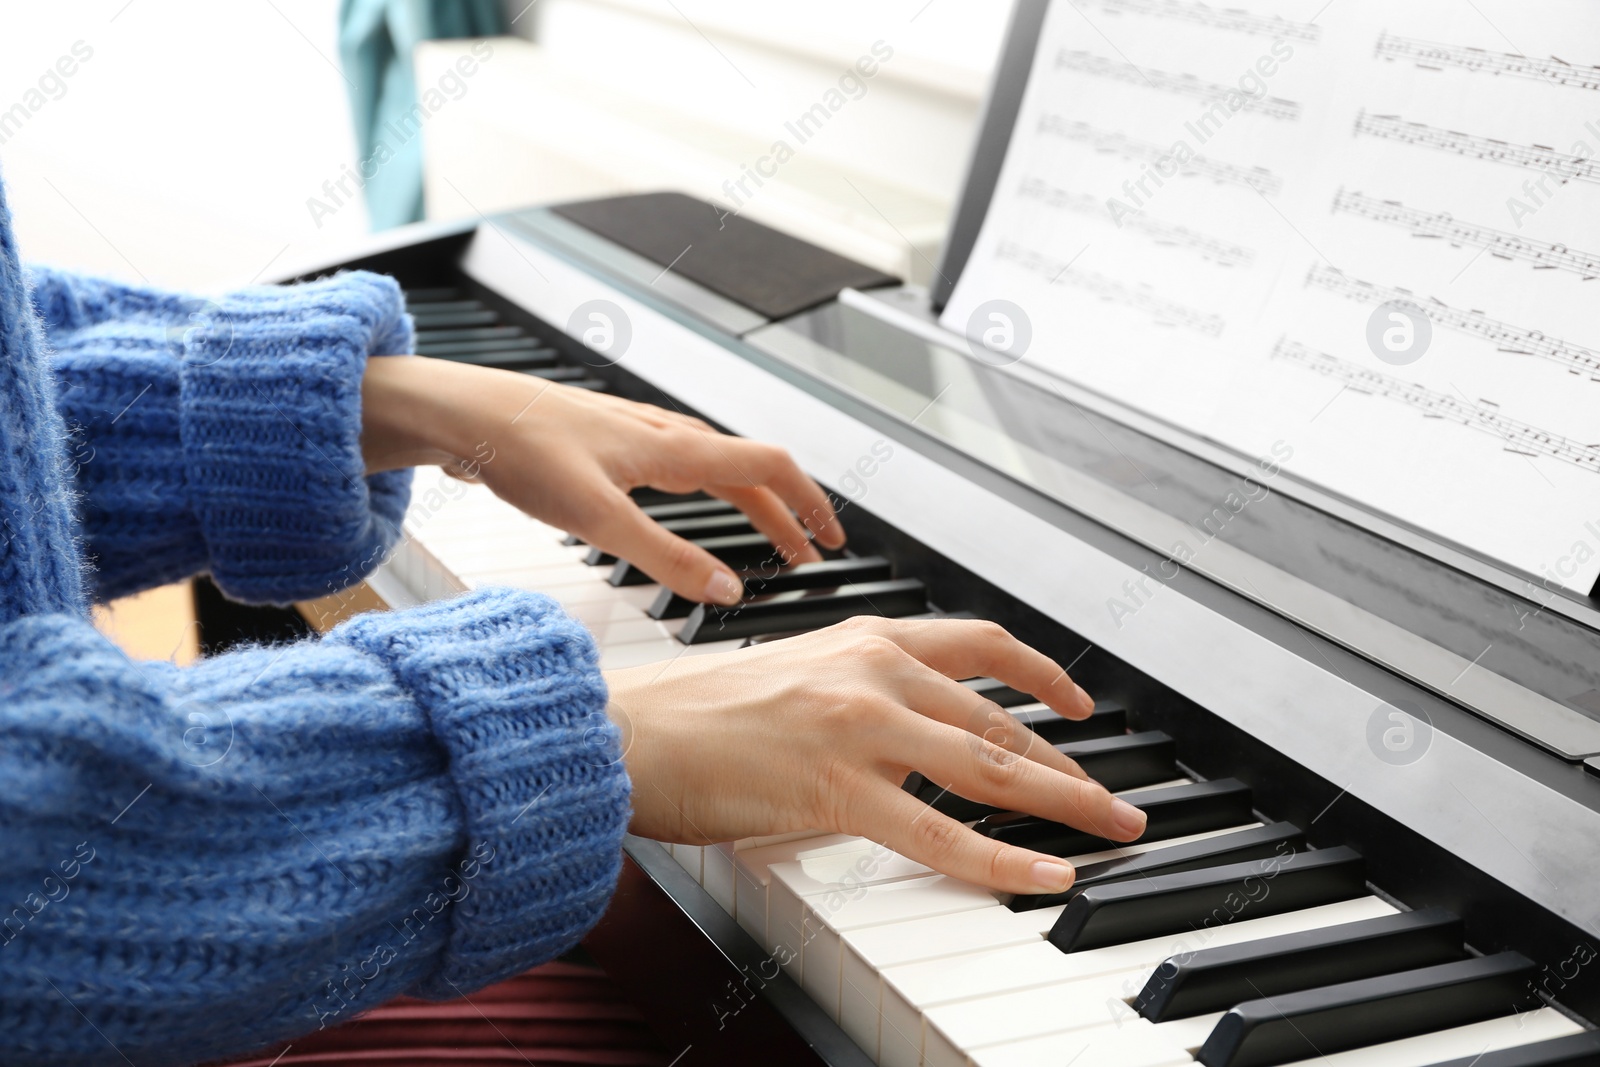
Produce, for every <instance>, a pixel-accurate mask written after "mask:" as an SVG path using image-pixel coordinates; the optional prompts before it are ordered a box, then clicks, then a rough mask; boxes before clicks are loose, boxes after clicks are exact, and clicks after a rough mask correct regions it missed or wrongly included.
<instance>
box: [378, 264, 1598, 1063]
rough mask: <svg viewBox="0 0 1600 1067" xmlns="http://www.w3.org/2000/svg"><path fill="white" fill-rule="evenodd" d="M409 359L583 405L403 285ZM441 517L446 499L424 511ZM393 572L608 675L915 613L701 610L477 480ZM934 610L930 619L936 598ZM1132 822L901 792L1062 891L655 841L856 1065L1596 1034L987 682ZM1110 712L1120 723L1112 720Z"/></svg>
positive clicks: (740, 538)
mask: <svg viewBox="0 0 1600 1067" xmlns="http://www.w3.org/2000/svg"><path fill="white" fill-rule="evenodd" d="M408 299H409V300H410V301H411V304H412V306H413V308H414V309H415V311H416V317H417V326H418V351H419V352H421V353H423V354H427V355H434V356H439V357H443V358H451V359H464V360H469V361H471V362H475V363H483V364H487V365H493V366H498V367H504V368H507V369H512V370H518V371H522V372H524V373H529V374H535V375H539V376H541V377H546V378H551V379H554V380H563V381H567V382H568V383H569V384H578V385H582V386H584V387H586V388H596V389H603V388H605V383H604V382H602V381H600V380H598V379H593V378H590V377H588V376H587V375H586V373H585V372H584V370H583V368H582V367H580V366H577V365H575V364H573V363H571V362H569V361H566V360H564V359H563V357H562V355H561V350H560V348H559V347H558V346H557V345H553V344H550V343H547V342H548V341H549V340H550V339H549V338H541V337H539V336H536V335H534V334H531V333H529V332H527V331H525V330H523V329H522V328H520V327H517V326H512V325H507V324H505V323H503V322H502V321H501V320H500V317H499V316H498V315H497V314H496V313H495V312H494V311H493V310H492V309H490V308H488V307H486V306H484V305H483V304H481V303H479V302H477V301H474V300H470V299H467V298H464V297H462V296H461V294H459V293H457V292H455V291H451V290H430V291H411V292H409V293H408ZM635 498H636V500H638V501H639V502H640V504H641V506H644V507H647V508H649V509H651V511H652V514H654V515H655V516H656V517H657V518H658V519H659V520H660V521H664V522H669V523H673V524H675V525H676V526H677V527H678V528H679V529H680V532H682V533H683V534H684V536H687V537H691V538H692V539H695V540H697V541H699V542H700V543H701V544H703V545H704V546H705V547H707V548H708V549H710V550H712V551H714V552H716V553H718V554H719V555H721V556H722V558H724V559H726V560H728V561H729V562H730V564H731V565H733V566H735V567H741V566H747V567H755V566H757V565H758V564H759V563H760V562H761V561H762V560H763V559H766V558H770V547H769V548H767V549H765V550H763V549H762V548H761V546H760V545H757V544H752V542H751V537H752V536H753V535H751V534H750V533H749V532H748V531H747V530H746V529H745V528H744V527H743V526H742V525H741V520H740V519H739V517H738V516H737V514H736V513H733V512H732V510H731V509H730V508H728V507H727V506H726V505H723V504H721V503H720V502H718V501H709V500H706V499H705V498H703V497H695V496H690V497H668V496H666V495H664V494H660V493H655V492H652V491H648V490H646V491H640V492H638V493H636V494H635ZM441 500H442V503H441ZM385 570H386V572H387V574H388V575H389V577H391V578H392V579H394V580H397V581H399V582H401V583H402V584H403V585H404V586H405V587H406V588H407V589H408V590H410V591H411V592H412V593H413V594H414V595H416V596H417V597H419V598H421V599H433V598H437V597H444V596H450V595H454V594H456V593H459V592H464V591H466V590H470V589H474V588H478V587H482V586H489V585H501V586H514V587H521V588H529V589H535V590H538V591H540V592H544V593H547V594H549V595H551V596H553V597H555V598H556V599H557V600H559V601H560V602H561V604H562V605H563V607H564V608H565V609H566V610H567V611H568V612H569V613H571V614H572V615H573V616H574V617H575V618H577V619H579V620H580V621H581V622H582V623H583V624H584V625H585V626H587V627H588V628H589V629H590V630H591V631H592V632H593V633H594V635H595V639H596V642H597V643H598V646H599V649H600V662H601V667H602V668H603V669H606V670H611V669H617V668H624V667H633V666H639V665H643V664H648V663H656V662H661V663H665V662H668V661H671V660H674V659H676V658H678V657H682V656H695V655H704V654H707V653H711V652H721V651H726V650H732V649H736V648H739V647H742V646H744V645H746V644H747V643H750V642H753V641H762V640H769V639H772V638H774V637H779V636H783V635H786V634H788V633H791V632H797V631H805V630H810V629H815V628H818V627H821V626H826V625H829V624H831V623H833V622H835V621H838V620H839V619H842V618H845V617H848V615H851V614H860V613H863V612H875V613H881V614H889V615H899V616H928V615H937V614H939V612H937V610H936V609H935V608H933V607H932V605H930V604H929V603H928V599H927V592H926V589H925V588H924V587H923V585H922V583H921V582H920V581H918V580H917V579H916V578H915V576H908V575H901V574H897V573H896V572H895V569H894V567H893V566H892V565H891V564H890V563H889V561H886V560H882V559H877V558H869V559H860V558H856V557H852V556H849V555H845V556H843V557H841V558H837V559H831V560H828V561H825V562H823V563H819V564H811V565H807V566H804V567H799V568H794V569H792V570H790V571H785V572H773V571H772V570H770V569H766V570H762V571H761V572H760V575H758V576H753V577H750V578H747V588H748V589H749V590H750V593H751V595H750V596H749V597H748V599H747V600H746V602H745V603H744V604H743V605H741V606H740V607H739V608H737V609H728V610H717V609H711V608H707V607H702V606H697V605H693V604H690V603H687V602H685V601H683V600H682V599H681V598H678V597H675V596H673V595H672V594H671V593H670V591H666V590H663V589H662V588H661V587H660V586H657V585H655V584H653V583H650V582H648V581H647V580H645V579H644V578H643V576H642V575H640V574H639V573H638V572H637V571H636V570H635V569H633V568H631V567H630V566H629V565H628V564H627V563H626V561H615V560H611V559H609V558H607V557H604V556H603V554H601V553H598V552H594V551H592V550H591V549H590V548H589V547H588V546H586V545H583V544H581V543H578V542H576V541H575V539H573V538H571V537H569V536H568V535H567V534H566V533H565V532H564V531H560V530H556V529H554V528H552V527H550V526H548V525H546V524H544V523H541V522H538V521H537V520H534V519H531V518H528V517H527V516H525V515H522V514H521V513H519V512H517V511H515V509H513V508H511V507H510V506H509V505H506V504H504V503H502V502H500V501H499V500H498V499H497V498H495V497H494V496H493V495H492V494H491V493H489V492H488V491H487V490H486V489H483V488H481V487H478V486H467V485H462V486H460V487H452V489H451V491H450V492H448V493H439V494H433V493H423V492H418V493H417V494H415V498H414V500H413V504H412V509H411V512H410V513H409V514H408V516H407V521H406V528H405V537H404V539H403V542H402V547H401V549H400V551H398V552H397V553H396V555H395V557H394V558H393V559H392V560H391V561H390V562H389V563H387V564H386V567H385ZM947 606H948V605H947ZM969 684H972V685H973V687H974V689H975V690H976V691H977V692H975V699H977V697H978V694H980V693H981V694H982V696H983V698H985V699H992V700H994V701H995V702H996V703H997V704H1000V705H1002V706H1006V707H1007V710H1008V711H1009V712H1010V713H1011V714H1013V715H1015V716H1016V717H1017V718H1018V719H1020V720H1021V721H1023V722H1025V723H1029V724H1037V725H1038V726H1039V728H1040V729H1041V732H1042V733H1044V736H1045V739H1046V740H1047V741H1049V742H1050V743H1055V744H1059V745H1061V746H1063V747H1064V749H1065V750H1066V751H1067V752H1069V753H1070V754H1073V755H1075V757H1076V758H1078V759H1080V761H1081V762H1082V763H1083V764H1084V766H1085V767H1086V769H1088V770H1089V771H1090V773H1091V774H1093V775H1094V776H1095V777H1097V778H1098V779H1100V780H1101V781H1103V782H1105V783H1106V784H1107V785H1108V788H1113V789H1115V790H1117V791H1118V792H1119V795H1121V796H1123V797H1124V798H1126V799H1127V800H1129V801H1130V802H1132V803H1135V804H1138V805H1141V806H1143V807H1144V808H1145V810H1146V811H1147V812H1148V813H1149V815H1150V829H1149V830H1148V832H1147V833H1146V836H1145V838H1144V839H1142V840H1140V841H1139V842H1137V843H1135V844H1132V845H1125V846H1120V847H1119V846H1115V845H1112V844H1111V843H1110V842H1106V841H1097V840H1095V839H1093V838H1092V837H1089V836H1088V835H1085V834H1082V833H1080V832H1077V831H1073V830H1071V829H1070V828H1066V827H1061V826H1057V825H1055V824H1051V823H1048V822H1045V821H1044V820H1040V819H1035V818H1030V817H1026V816H1020V815H1016V814H1013V813H1004V812H995V811H993V810H991V809H984V808H982V807H981V806H979V805H972V804H970V803H968V802H966V801H964V800H963V799H962V798H959V797H954V796H952V795H948V794H945V793H943V792H942V791H941V790H940V789H939V788H938V786H937V783H928V782H925V781H923V780H922V779H921V778H920V776H913V780H912V781H909V782H908V783H907V788H908V789H911V790H913V791H915V792H917V793H918V795H921V796H923V797H924V798H925V799H928V800H929V801H930V802H931V803H933V804H934V805H935V806H936V807H939V808H941V810H944V811H946V812H947V813H950V814H952V815H954V816H955V817H957V818H961V819H964V820H966V821H968V822H969V823H970V824H971V825H973V826H974V828H975V829H976V831H977V832H980V833H985V834H988V835H990V836H993V837H995V838H997V839H1002V840H1008V841H1013V842H1016V843H1019V844H1026V845H1027V846H1028V847H1031V848H1036V849H1039V850H1041V851H1048V852H1053V853H1055V854H1057V855H1064V856H1067V857H1068V858H1070V859H1071V861H1072V862H1073V863H1074V864H1075V865H1076V866H1077V867H1078V870H1079V881H1078V882H1077V884H1076V885H1075V886H1074V887H1073V889H1072V890H1070V891H1069V892H1068V893H1067V894H1063V895H1061V897H1060V898H1055V899H1028V898H1022V899H1012V898H1010V897H1009V896H1007V895H1004V894H997V893H994V892H991V891H990V890H988V889H985V888H983V887H981V886H976V885H971V884H967V883H964V882H961V881H958V880H956V879H954V878H950V877H948V876H944V875H939V874H936V873H935V872H933V871H931V870H930V869H929V868H927V867H925V866H923V865H921V864H919V863H916V862H914V861H912V860H910V859H908V858H907V857H904V856H899V855H897V854H895V853H893V852H891V851H889V850H888V849H885V848H883V847H882V846H880V845H877V844H875V843H874V842H872V841H869V840H866V839H863V838H857V837H850V836H846V835H841V834H828V833H800V834H786V835H779V836H776V837H766V838H751V839H747V840H742V841H735V842H730V843H725V844H717V845H710V846H704V847H700V846H688V845H669V846H666V848H667V850H668V852H670V854H671V855H672V856H673V858H674V859H675V860H676V862H677V863H678V864H679V865H681V866H682V867H683V868H684V869H685V870H686V871H687V872H688V873H689V874H690V876H691V877H692V878H693V879H694V881H695V882H697V883H698V884H699V885H700V886H702V887H703V888H704V890H705V891H706V893H708V894H709V895H710V897H711V898H712V899H714V900H715V901H716V902H717V903H718V904H719V905H720V906H721V907H722V908H723V909H724V910H725V911H727V912H728V914H729V915H731V916H732V917H733V918H734V919H735V920H736V921H737V923H738V925H739V926H740V927H741V928H743V929H744V931H745V932H746V933H747V934H749V936H750V937H751V938H752V939H753V940H754V941H755V942H756V943H757V944H758V945H759V946H761V948H762V949H763V950H764V951H765V952H766V953H768V954H769V958H770V960H771V961H772V962H773V963H774V964H776V965H777V966H779V967H781V968H782V970H783V971H784V972H786V973H787V974H788V975H789V977H790V978H791V979H793V981H794V982H795V983H797V984H798V985H799V986H800V988H801V989H803V990H804V991H805V993H806V994H807V995H808V996H809V997H810V998H811V999H812V1000H814V1001H815V1002H816V1004H817V1005H818V1006H819V1007H820V1008H821V1009H822V1010H823V1011H824V1012H825V1013H826V1014H827V1015H828V1016H829V1017H830V1018H832V1019H833V1020H835V1021H836V1022H837V1023H838V1024H839V1025H840V1026H841V1027H842V1028H843V1030H844V1031H845V1032H846V1033H847V1034H848V1035H849V1036H850V1037H851V1038H852V1039H853V1040H854V1041H855V1042H856V1044H857V1045H859V1046H860V1048H861V1049H862V1050H863V1051H864V1052H865V1053H866V1054H867V1055H868V1056H869V1057H870V1058H871V1059H873V1060H874V1061H875V1062H877V1063H880V1064H884V1065H895V1067H901V1065H904V1067H914V1065H919V1064H927V1065H929V1067H963V1065H973V1067H1035V1065H1037V1067H1043V1065H1055V1067H1066V1065H1069V1064H1070V1065H1072V1067H1102V1065H1105V1067H1176V1065H1182V1064H1189V1063H1196V1062H1198V1063H1201V1064H1205V1065H1207V1067H1258V1065H1268V1064H1284V1063H1312V1062H1315V1063H1318V1064H1325V1065H1350V1067H1357V1065H1360V1067H1412V1065H1414V1067H1425V1065H1434V1064H1440V1065H1442V1064H1449V1065H1450V1067H1467V1065H1468V1064H1474V1065H1476V1067H1530V1065H1534V1064H1547V1065H1559V1064H1569V1065H1570V1064H1580V1063H1582V1064H1595V1063H1600V1032H1596V1031H1593V1030H1588V1029H1586V1028H1585V1027H1584V1026H1583V1025H1582V1024H1580V1023H1579V1022H1577V1021H1574V1020H1573V1019H1571V1018H1569V1017H1568V1016H1566V1015H1564V1014H1562V1013H1561V1012H1560V1011H1558V1010H1557V1009H1555V1008H1553V1007H1550V1006H1549V1005H1548V1004H1547V1003H1546V1002H1545V1001H1543V1000H1542V999H1540V998H1539V997H1538V996H1537V995H1536V994H1535V990H1536V989H1537V988H1539V985H1540V982H1541V972H1540V969H1539V968H1538V967H1537V966H1536V965H1535V964H1534V963H1533V962H1531V961H1529V960H1527V959H1525V958H1523V957H1522V956H1520V955H1518V954H1516V953H1513V952H1503V953H1495V954H1490V955H1478V954H1475V953H1474V952H1472V951H1471V950H1470V949H1469V947H1468V946H1467V945H1466V944H1464V942H1463V936H1464V935H1463V932H1462V923H1461V921H1460V920H1459V919H1457V918H1456V917H1455V916H1453V915H1451V914H1449V913H1447V912H1444V911H1441V910H1439V909H1424V910H1421V911H1407V910H1405V909H1404V908H1403V907H1401V906H1399V905H1398V904H1397V903H1396V902H1394V901H1391V900H1388V899H1386V898H1384V897H1383V896H1382V894H1381V893H1378V892H1375V891H1374V890H1373V889H1372V887H1370V886H1369V885H1368V883H1367V881H1366V877H1365V871H1364V867H1363V863H1362V859H1361V856H1360V855H1359V853H1357V852H1355V851H1354V850H1351V849H1348V848H1320V849H1311V848H1309V847H1308V845H1307V843H1306V840H1305V836H1304V833H1303V831H1304V830H1305V829H1306V828H1305V827H1297V826H1294V825H1292V824H1291V823H1288V822H1281V821H1274V820H1272V819H1270V818H1268V817H1266V816H1264V815H1263V814H1262V813H1261V812H1259V811H1257V810H1256V808H1255V805H1254V798H1253V797H1252V795H1251V792H1250V790H1249V789H1248V788H1247V787H1245V786H1243V785H1242V784H1240V783H1238V782H1234V781H1231V780H1228V779H1222V780H1216V781H1209V782H1197V781H1194V780H1192V779H1191V778H1189V777H1188V776H1187V775H1186V774H1185V773H1184V769H1183V766H1182V764H1181V762H1180V758H1181V753H1178V752H1177V751H1176V749H1175V746H1174V745H1173V743H1172V739H1171V738H1169V737H1167V736H1166V735H1165V734H1159V733H1157V732H1153V731H1145V732H1140V731H1138V730H1137V728H1136V722H1137V719H1138V715H1137V709H1136V708H1135V709H1130V711H1131V714H1130V711H1124V710H1123V709H1121V708H1118V707H1115V706H1102V707H1101V708H1098V709H1097V712H1096V714H1095V715H1094V716H1093V717H1091V719H1089V720H1087V721H1085V722H1083V723H1068V722H1066V721H1064V720H1059V719H1056V718H1055V717H1054V716H1053V715H1052V714H1051V713H1050V712H1049V711H1048V709H1045V708H1044V707H1043V705H1037V704H1029V703H1026V702H1025V701H1026V698H1025V697H1024V696H1022V695H1021V694H1017V693H1015V692H1013V691H1010V690H1007V689H1005V688H1004V687H996V686H994V685H993V683H989V682H987V681H985V680H975V681H974V682H972V683H969ZM1130 718H1132V719H1133V720H1134V725H1133V726H1131V727H1130V724H1129V719H1130Z"/></svg>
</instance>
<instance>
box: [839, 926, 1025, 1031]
mask: <svg viewBox="0 0 1600 1067" xmlns="http://www.w3.org/2000/svg"><path fill="white" fill-rule="evenodd" d="M1038 943H1039V933H1038V931H1037V930H1035V929H1034V924H1033V923H1031V922H1029V921H1028V920H1027V918H1026V917H1025V914H1023V913H1018V912H1014V911H1012V910H1011V909H1010V908H1006V907H1002V906H1000V905H998V904H997V905H995V906H994V907H992V908H980V909H978V910H976V911H963V912H957V913H956V914H954V915H936V916H933V917H932V918H928V919H915V920H913V921H911V922H902V923H891V924H889V925H887V926H869V927H867V928H866V929H863V930H851V931H849V932H848V933H846V934H844V935H843V952H844V959H843V969H842V970H841V972H840V982H839V1023H840V1025H841V1026H843V1027H844V1031H845V1033H847V1034H849V1035H850V1036H851V1038H853V1039H854V1040H855V1042H856V1044H858V1045H860V1046H861V1047H862V1048H863V1049H865V1050H866V1052H867V1053H868V1054H869V1055H871V1056H873V1057H874V1058H876V1057H877V1054H878V1020H879V1018H880V1017H881V1014H882V1007H881V1003H882V998H881V990H882V983H881V981H880V979H879V977H878V973H879V972H880V971H882V970H883V969H884V968H885V967H895V966H900V965H904V964H908V963H920V962H922V961H924V960H931V959H942V958H945V957H949V956H960V955H965V954H967V953H972V952H982V951H985V950H989V949H997V948H1006V947H1009V946H1011V945H1026V944H1038Z"/></svg>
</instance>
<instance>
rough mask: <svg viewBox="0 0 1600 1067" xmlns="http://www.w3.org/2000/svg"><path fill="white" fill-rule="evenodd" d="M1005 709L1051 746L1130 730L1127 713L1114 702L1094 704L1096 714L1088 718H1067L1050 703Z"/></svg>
mask: <svg viewBox="0 0 1600 1067" xmlns="http://www.w3.org/2000/svg"><path fill="white" fill-rule="evenodd" d="M1006 710H1007V711H1009V712H1010V713H1011V714H1012V715H1013V716H1014V717H1015V718H1016V720H1017V721H1018V722H1020V723H1021V724H1022V725H1024V726H1026V727H1027V728H1028V729H1030V730H1032V731H1033V732H1034V733H1036V734H1038V735H1039V738H1040V740H1042V741H1044V742H1045V743H1046V744H1049V745H1059V744H1066V743H1069V742H1072V741H1093V740H1095V739H1096V738H1100V737H1117V736H1120V735H1121V734H1124V733H1127V731H1128V712H1127V710H1126V709H1125V708H1123V706H1122V705H1121V704H1118V703H1116V702H1115V701H1101V700H1097V701H1095V705H1094V713H1093V714H1092V715H1090V716H1089V717H1088V718H1087V719H1064V718H1062V717H1061V716H1060V715H1057V714H1056V713H1055V711H1054V710H1053V709H1052V708H1051V707H1050V706H1049V705H1047V704H1019V705H1016V706H1014V707H1010V708H1007V709H1006Z"/></svg>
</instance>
